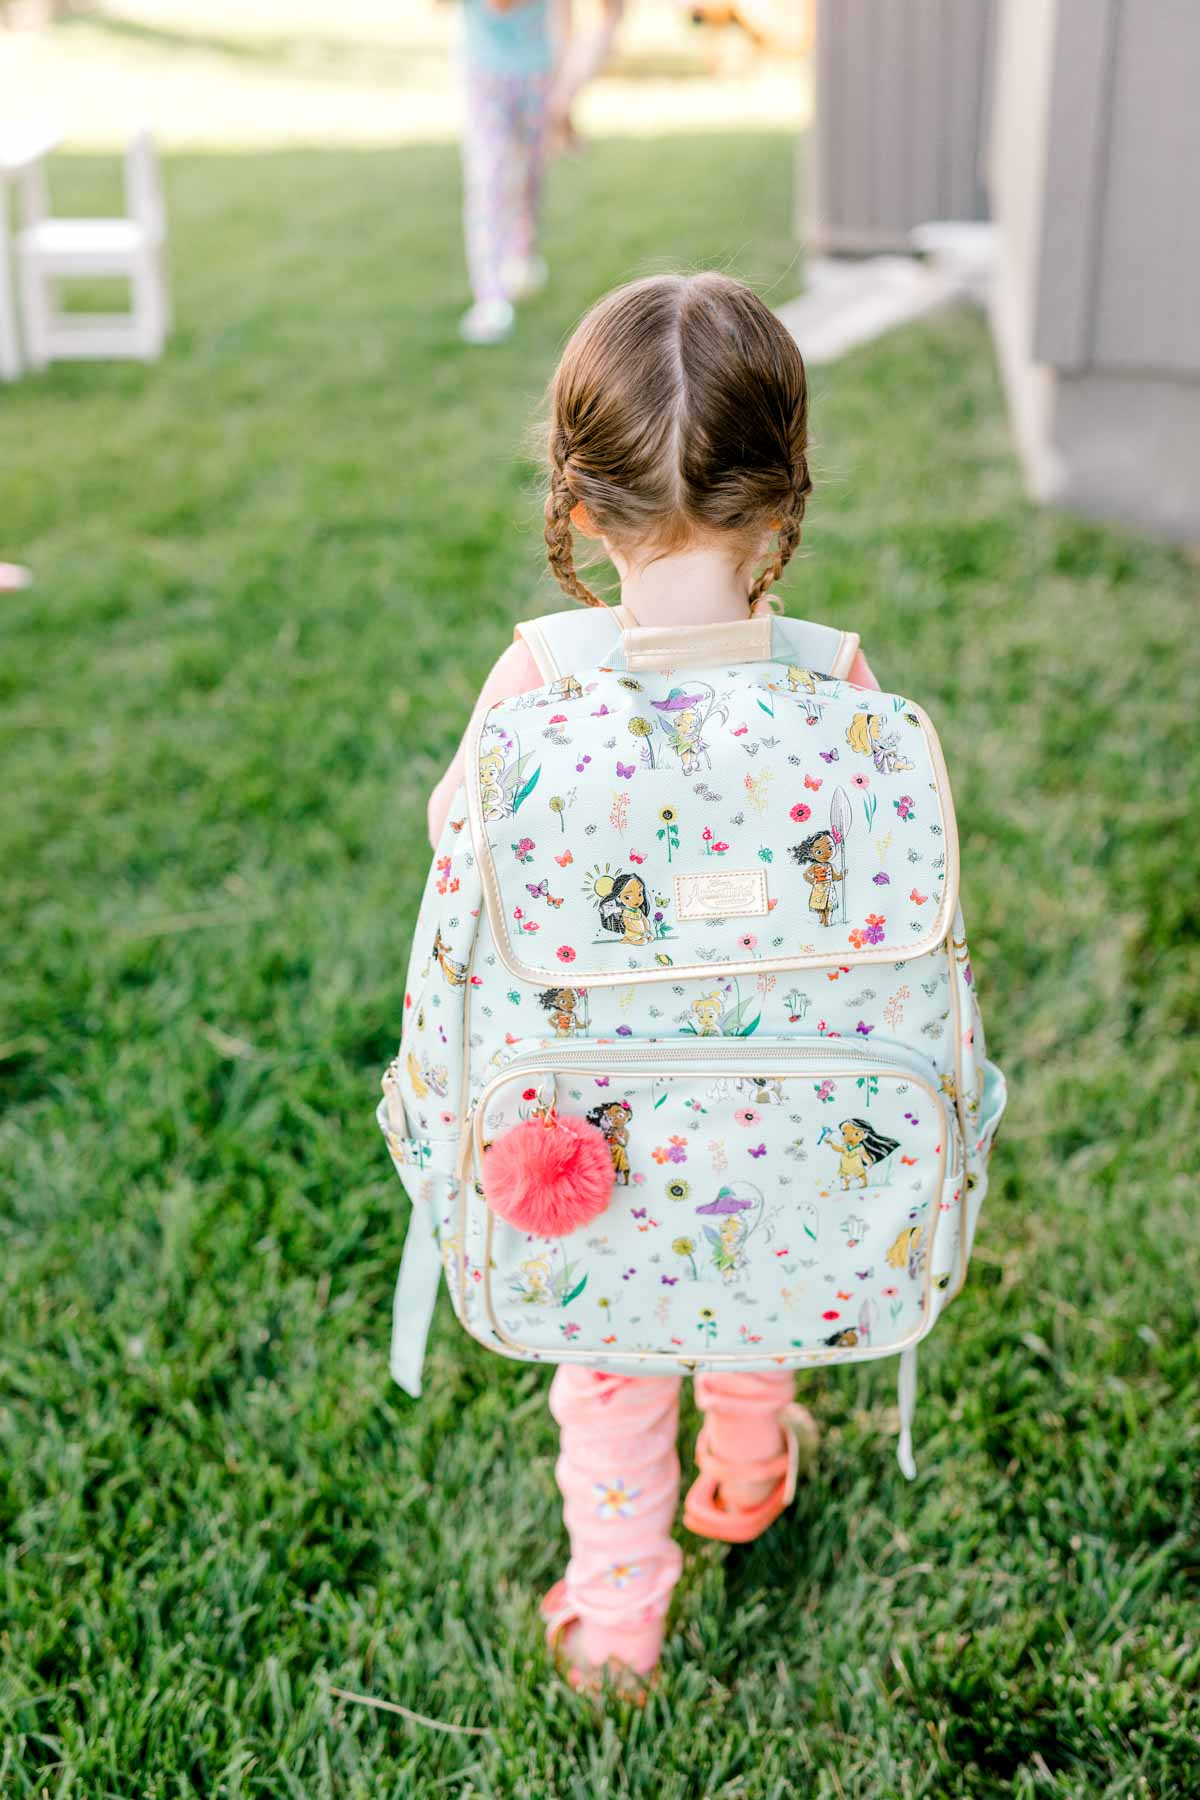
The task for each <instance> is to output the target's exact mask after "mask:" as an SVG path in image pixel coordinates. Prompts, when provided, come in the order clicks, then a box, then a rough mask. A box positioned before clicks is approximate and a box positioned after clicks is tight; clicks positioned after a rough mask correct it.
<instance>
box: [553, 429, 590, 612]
mask: <svg viewBox="0 0 1200 1800" xmlns="http://www.w3.org/2000/svg"><path fill="white" fill-rule="evenodd" d="M576 504H577V502H576V499H575V496H574V494H573V493H572V492H571V489H570V485H569V483H568V481H567V477H566V474H565V473H564V471H563V470H562V469H561V468H559V467H558V466H557V464H556V465H555V467H554V468H553V470H552V471H551V475H550V492H549V493H548V494H547V495H546V529H545V534H544V535H545V539H546V555H547V556H548V557H549V559H550V567H551V568H552V569H553V570H554V578H555V580H556V581H557V582H558V585H559V587H560V588H562V590H563V592H564V593H565V594H570V596H571V598H572V600H578V601H579V602H580V604H581V605H583V606H603V605H604V602H603V600H601V599H600V598H599V597H598V596H597V595H596V594H593V592H592V590H591V588H589V587H585V586H584V584H583V582H582V581H580V579H579V576H578V575H577V574H576V573H575V540H574V538H573V536H572V534H571V509H572V507H573V506H575V505H576Z"/></svg>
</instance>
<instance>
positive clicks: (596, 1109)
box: [587, 1100, 633, 1187]
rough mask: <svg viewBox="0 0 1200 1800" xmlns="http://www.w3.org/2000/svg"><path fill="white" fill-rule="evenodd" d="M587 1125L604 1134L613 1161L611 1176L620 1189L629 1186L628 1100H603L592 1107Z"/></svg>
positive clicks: (630, 1108)
mask: <svg viewBox="0 0 1200 1800" xmlns="http://www.w3.org/2000/svg"><path fill="white" fill-rule="evenodd" d="M587 1117H588V1124H589V1125H595V1126H596V1128H597V1129H598V1130H599V1131H602V1132H603V1133H604V1141H605V1143H606V1144H607V1145H608V1148H609V1154H610V1155H611V1157H612V1161H613V1174H614V1175H615V1177H616V1179H617V1180H618V1181H619V1182H620V1183H621V1185H622V1187H628V1186H629V1122H630V1120H631V1119H632V1117H633V1108H632V1107H631V1106H630V1104H629V1102H628V1100H604V1101H602V1102H601V1103H600V1105H599V1106H593V1108H592V1110H591V1112H590V1113H589V1114H588V1116H587Z"/></svg>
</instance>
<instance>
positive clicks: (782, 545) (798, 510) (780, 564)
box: [750, 454, 812, 606]
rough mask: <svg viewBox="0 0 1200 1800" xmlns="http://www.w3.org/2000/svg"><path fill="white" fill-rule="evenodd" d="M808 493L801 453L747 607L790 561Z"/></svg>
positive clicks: (809, 482)
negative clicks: (770, 553)
mask: <svg viewBox="0 0 1200 1800" xmlns="http://www.w3.org/2000/svg"><path fill="white" fill-rule="evenodd" d="M811 493H812V477H811V476H810V475H809V472H808V458H807V457H806V456H804V455H803V454H801V456H800V460H799V462H798V463H797V464H796V466H795V469H794V471H793V480H792V492H791V496H790V499H789V502H788V506H787V510H786V511H785V512H783V513H782V514H781V515H780V519H779V544H778V547H777V549H776V551H775V556H774V558H773V560H772V561H771V563H770V564H769V566H768V567H767V568H765V569H764V570H763V572H762V574H761V575H760V576H759V577H758V580H757V581H756V582H755V583H754V586H753V587H752V588H751V589H750V604H751V606H753V605H754V602H755V601H756V600H761V599H762V597H763V595H764V594H769V593H770V591H771V589H772V588H773V587H774V585H775V583H776V582H777V581H778V580H779V577H780V576H781V575H782V574H783V571H784V570H785V569H786V568H787V565H788V564H789V562H791V560H792V556H793V554H794V552H795V549H796V546H797V544H798V543H799V542H800V526H801V524H802V523H803V520H804V508H805V504H806V502H807V500H808V496H809V495H810V494H811Z"/></svg>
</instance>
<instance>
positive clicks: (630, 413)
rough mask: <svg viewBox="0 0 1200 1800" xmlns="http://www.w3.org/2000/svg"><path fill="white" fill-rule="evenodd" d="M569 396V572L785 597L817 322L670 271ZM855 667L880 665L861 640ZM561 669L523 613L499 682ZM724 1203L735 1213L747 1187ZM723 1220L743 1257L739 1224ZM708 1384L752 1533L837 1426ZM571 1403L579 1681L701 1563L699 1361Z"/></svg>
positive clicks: (558, 1608)
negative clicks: (685, 1530) (681, 1504)
mask: <svg viewBox="0 0 1200 1800" xmlns="http://www.w3.org/2000/svg"><path fill="white" fill-rule="evenodd" d="M550 411H551V416H550V430H549V463H550V471H549V473H550V482H549V493H548V495H547V499H546V506H545V517H546V528H545V537H546V547H547V551H548V554H549V560H550V566H551V568H552V569H553V570H554V573H555V575H556V576H557V578H558V581H559V583H560V585H561V586H562V587H563V588H564V589H565V591H566V592H567V593H568V594H570V595H571V596H572V597H573V598H574V599H576V600H579V601H581V602H582V603H583V604H584V605H585V606H599V605H601V604H602V602H601V601H600V600H599V599H598V598H597V596H596V595H595V594H593V593H592V591H591V590H590V589H589V588H588V587H586V586H585V585H584V583H583V581H582V580H581V579H580V577H579V575H578V574H577V572H576V569H575V562H574V550H573V532H574V531H578V532H580V533H582V535H583V536H585V537H587V538H593V539H598V540H600V541H602V542H603V545H604V548H605V549H606V550H607V552H608V554H609V556H610V557H611V559H612V561H613V563H614V565H615V567H616V569H617V572H618V574H619V576H620V581H621V608H622V612H623V614H624V615H626V616H631V617H632V618H633V619H635V620H636V621H637V622H638V623H639V624H640V625H643V626H679V625H688V626H692V625H697V626H699V625H712V624H717V623H721V622H723V621H726V620H735V621H736V620H740V619H745V618H746V617H747V616H748V615H749V614H750V613H751V612H754V611H760V610H762V609H765V608H766V606H767V596H768V594H769V591H770V589H771V587H772V585H773V584H774V583H775V582H776V581H778V579H779V577H780V575H781V574H782V572H783V569H784V566H785V564H786V563H787V562H788V559H789V558H790V557H791V555H792V552H793V551H794V550H795V548H796V544H797V543H798V541H799V537H800V525H801V521H802V519H803V517H804V509H805V504H806V502H807V499H808V494H809V491H810V487H811V483H810V480H809V472H808V459H807V441H808V425H807V413H808V398H807V389H806V385H805V375H804V364H803V362H802V361H801V358H800V353H799V351H798V350H797V348H796V345H795V342H794V341H793V339H792V337H791V336H790V334H789V333H788V332H787V331H786V330H785V329H784V327H783V326H782V325H781V324H780V323H779V321H778V320H777V319H776V318H775V317H774V315H773V314H772V313H771V312H770V311H769V310H768V308H767V307H766V306H764V305H763V303H762V302H761V301H760V300H758V299H757V298H756V297H755V296H754V294H752V293H751V292H750V290H749V289H748V288H745V287H743V286H742V285H741V284H740V283H739V282H736V281H732V280H730V279H729V278H728V277H726V276H724V275H715V274H705V275H694V276H679V275H665V276H655V277H652V278H650V279H648V280H645V281H638V282H634V283H632V284H631V285H630V286H628V287H624V288H621V289H619V290H618V291H617V292H616V293H614V294H611V295H609V297H608V298H607V299H606V300H602V301H601V302H600V304H599V305H598V306H596V307H595V308H593V310H592V311H591V312H590V313H589V314H588V315H587V317H586V318H585V319H584V321H583V323H582V324H581V325H580V326H579V328H578V330H577V331H576V332H575V335H574V336H573V337H572V339H571V341H570V343H569V344H568V345H567V349H566V352H565V354H564V356H563V359H562V362H561V363H560V365H559V368H558V372H557V374H556V376H555V378H554V383H553V387H552V391H551V407H550ZM764 557H766V558H767V566H766V568H765V569H763V570H762V572H761V573H756V572H755V571H756V570H757V569H758V568H759V567H760V565H761V563H762V561H763V559H764ZM850 679H851V680H852V681H853V682H855V683H857V684H858V685H860V686H863V687H877V686H878V684H877V683H876V681H875V680H874V677H873V676H872V674H871V672H870V670H869V669H868V667H867V665H866V663H865V662H864V660H863V659H862V657H861V655H860V656H859V657H858V659H857V661H856V663H855V665H854V667H853V668H852V670H851V673H850ZM540 685H541V677H540V676H539V674H538V670H537V667H536V664H535V663H534V660H533V658H532V656H531V654H530V652H529V651H528V650H527V649H526V647H525V646H524V644H523V643H522V642H521V637H520V629H519V628H518V633H517V641H516V642H515V643H514V644H512V645H511V646H510V648H509V649H508V650H506V651H505V652H504V654H503V655H502V656H501V657H500V660H499V661H498V662H497V664H496V666H495V668H494V669H493V670H492V672H491V674H490V675H489V677H488V679H487V681H486V682H485V684H484V688H483V692H482V694H481V696H480V700H479V703H478V704H479V706H480V707H487V706H490V705H492V704H493V703H494V702H495V701H497V700H499V699H503V698H510V697H512V696H513V695H516V694H519V693H523V692H526V691H528V690H530V689H532V688H535V687H539V686H540ZM463 767H464V752H463V749H462V748H460V749H459V752H458V754H457V756H456V757H455V759H454V762H453V763H452V764H451V766H450V768H449V769H448V770H447V772H446V775H445V776H444V778H443V779H442V780H441V781H440V782H439V783H438V786H437V788H436V789H435V790H434V793H433V795H432V797H431V799H430V802H429V830H430V836H431V838H432V840H433V842H434V843H435V844H436V842H437V839H438V836H439V834H440V832H441V829H442V825H443V823H444V821H445V818H446V814H447V811H448V808H449V806H450V803H451V801H452V799H453V797H454V794H455V792H456V790H457V789H458V788H459V787H460V785H461V784H462V780H463ZM829 885H830V886H831V887H832V883H830V884H829ZM639 886H640V884H639ZM615 887H616V884H615V883H614V893H615ZM619 898H620V900H621V902H622V918H621V920H619V921H617V923H615V924H614V925H611V926H610V929H627V921H626V920H625V918H624V913H625V912H626V911H627V910H628V909H629V908H630V907H631V906H632V917H633V918H634V920H635V922H636V921H640V920H641V918H642V914H641V910H640V908H639V907H638V906H637V905H636V904H635V903H634V895H633V893H632V891H631V889H630V888H629V886H628V885H626V887H625V889H624V890H623V892H622V893H621V895H620V896H619ZM731 1191H732V1190H731ZM739 1204H740V1203H739ZM717 1210H721V1211H726V1212H730V1213H732V1210H733V1208H732V1203H731V1204H730V1205H728V1206H724V1207H719V1208H717ZM718 1237H719V1244H720V1251H721V1254H722V1256H723V1257H725V1258H726V1259H727V1260H729V1261H731V1262H734V1263H736V1257H737V1248H738V1233H736V1232H734V1231H732V1230H731V1231H730V1232H729V1233H728V1238H727V1239H726V1238H720V1235H719V1234H718ZM680 1241H681V1242H683V1241H685V1240H680ZM695 1387H696V1399H697V1401H698V1403H699V1405H700V1407H701V1408H702V1410H703V1412H704V1414H705V1424H704V1428H703V1430H702V1432H701V1434H700V1438H699V1441H698V1443H697V1447H696V1455H697V1461H698V1463H699V1465H700V1475H699V1478H698V1479H697V1481H696V1482H695V1483H694V1484H693V1486H692V1488H691V1491H690V1492H689V1494H688V1497H687V1501H686V1503H685V1508H684V1520H685V1523H686V1524H687V1525H688V1526H689V1528H690V1529H691V1530H692V1531H695V1532H698V1533H700V1534H701V1535H703V1536H708V1537H713V1538H720V1539H722V1540H724V1541H726V1542H735V1543H744V1542H747V1541H748V1540H750V1539H751V1538H755V1537H757V1536H759V1535H760V1533H762V1532H763V1531H765V1530H766V1529H767V1527H768V1526H769V1525H770V1524H771V1523H772V1522H773V1521H774V1520H775V1519H776V1518H778V1516H779V1514H780V1513H781V1512H782V1511H783V1509H784V1507H785V1506H786V1504H787V1503H788V1501H789V1500H790V1498H791V1493H792V1489H793V1487H794V1483H795V1477H796V1469H797V1463H798V1460H799V1457H800V1451H801V1445H802V1444H803V1446H804V1448H805V1450H806V1451H807V1453H808V1454H809V1455H811V1453H812V1451H813V1449H814V1447H815V1439H816V1427H815V1425H814V1423H813V1421H812V1419H811V1417H810V1416H809V1414H808V1413H807V1412H804V1411H802V1410H801V1409H799V1408H796V1407H794V1406H793V1405H792V1376H791V1374H790V1373H788V1372H784V1371H778V1372H771V1373H767V1374H750V1373H743V1374H703V1375H699V1376H697V1378H696V1383H695ZM550 1405H551V1410H552V1411H553V1413H554V1416H555V1418H556V1419H557V1421H558V1423H559V1425H560V1427H561V1431H562V1454H561V1456H560V1458H559V1461H558V1466H557V1471H556V1473H557V1479H558V1485H559V1487H560V1489H561V1491H562V1495H563V1500H564V1510H565V1519H566V1526H567V1531H568V1534H569V1537H570V1542H571V1559H570V1562H569V1563H568V1566H567V1571H566V1574H565V1577H564V1578H563V1580H562V1581H560V1582H558V1583H557V1584H556V1585H555V1587H554V1588H552V1589H551V1591H550V1593H549V1594H548V1595H547V1596H546V1599H545V1601H544V1602H543V1613H544V1614H545V1617H546V1619H547V1621H548V1627H549V1633H550V1636H551V1640H552V1642H553V1643H554V1644H555V1645H556V1647H557V1650H558V1653H559V1655H560V1658H561V1660H562V1663H563V1665H564V1667H565V1668H566V1670H567V1672H568V1674H569V1675H570V1678H571V1679H572V1681H573V1683H574V1684H575V1685H584V1684H590V1683H592V1682H594V1681H595V1679H596V1677H597V1674H598V1672H599V1671H601V1670H602V1669H603V1668H604V1667H605V1666H606V1665H607V1666H609V1667H610V1668H612V1669H614V1670H616V1671H618V1672H624V1674H625V1675H626V1676H627V1675H628V1673H629V1672H630V1671H632V1672H633V1674H634V1675H636V1676H639V1677H645V1676H647V1675H649V1674H650V1673H651V1672H652V1671H653V1669H654V1667H655V1665H656V1663H657V1661H658V1657H659V1652H660V1649H661V1645H662V1639H663V1631H664V1621H665V1618H666V1613H667V1608H668V1605H669V1602H670V1598H671V1592H672V1590H673V1588H674V1586H675V1583H676V1581H677V1580H678V1578H679V1572H680V1568H681V1563H682V1556H681V1552H680V1550H679V1547H678V1545H677V1544H675V1543H674V1542H673V1540H672V1538H671V1527H672V1523H673V1521H674V1516H675V1510H676V1504H677V1500H678V1493H679V1459H678V1455H677V1453H676V1448H675V1436H676V1429H677V1425H678V1416H679V1378H678V1377H674V1376H624V1375H607V1374H601V1373H598V1372H596V1371H592V1370H588V1369H585V1368H581V1367H579V1366H578V1365H575V1364H571V1365H563V1366H562V1367H560V1368H559V1369H558V1371H557V1373H556V1375H555V1377H554V1381H553V1385H552V1387H551V1394H550Z"/></svg>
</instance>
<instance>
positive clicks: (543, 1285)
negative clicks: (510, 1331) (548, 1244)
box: [509, 1244, 587, 1306]
mask: <svg viewBox="0 0 1200 1800" xmlns="http://www.w3.org/2000/svg"><path fill="white" fill-rule="evenodd" d="M556 1249H557V1254H558V1255H559V1256H560V1257H561V1258H562V1266H561V1267H559V1268H556V1267H555V1261H554V1258H555V1250H542V1251H539V1252H538V1253H537V1255H535V1256H527V1257H526V1259H525V1261H524V1262H523V1263H521V1265H520V1267H519V1268H518V1270H517V1272H516V1274H515V1275H514V1276H513V1277H512V1279H511V1280H510V1282H509V1287H510V1289H511V1290H512V1293H513V1295H514V1297H515V1298H516V1299H518V1300H520V1301H521V1303H522V1305H524V1306H569V1305H570V1304H571V1302H572V1300H575V1299H578V1297H579V1295H580V1294H582V1292H583V1290H584V1288H585V1287H586V1286H587V1276H586V1275H582V1276H579V1277H578V1279H576V1275H577V1271H578V1268H579V1264H578V1263H569V1262H568V1261H567V1255H566V1251H565V1250H564V1249H563V1248H562V1245H561V1244H560V1245H557V1246H556Z"/></svg>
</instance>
